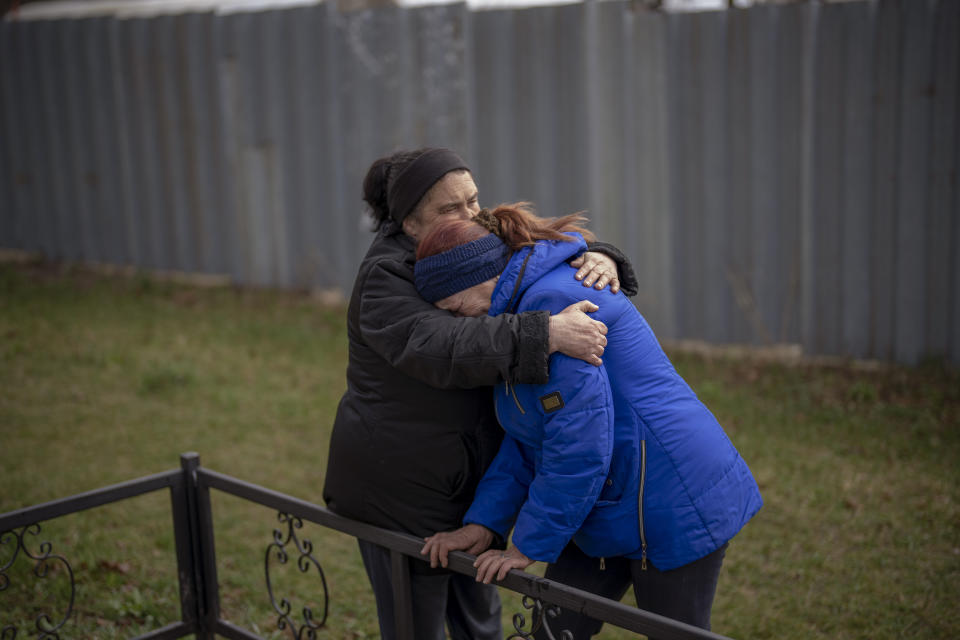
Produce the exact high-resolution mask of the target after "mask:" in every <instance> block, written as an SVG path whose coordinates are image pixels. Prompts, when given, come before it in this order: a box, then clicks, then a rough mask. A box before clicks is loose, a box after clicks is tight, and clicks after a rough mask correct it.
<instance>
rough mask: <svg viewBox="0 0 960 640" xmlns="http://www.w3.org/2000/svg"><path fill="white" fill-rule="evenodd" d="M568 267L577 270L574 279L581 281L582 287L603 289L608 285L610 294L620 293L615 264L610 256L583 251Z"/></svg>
mask: <svg viewBox="0 0 960 640" xmlns="http://www.w3.org/2000/svg"><path fill="white" fill-rule="evenodd" d="M570 266H571V267H573V268H574V269H576V270H577V273H576V275H575V277H576V279H577V280H581V281H583V286H585V287H591V286H593V287H596V288H597V289H603V288H604V287H605V286H607V285H608V284H609V285H610V291H611V292H613V293H616V292H618V291H620V277H619V274H618V272H617V263H616V261H615V260H614V259H613V258H611V257H610V256H608V255H606V254H604V253H599V252H597V251H584V252H583V253H581V254H580V255H579V256H577V257H576V258H574V259H573V260H571V261H570Z"/></svg>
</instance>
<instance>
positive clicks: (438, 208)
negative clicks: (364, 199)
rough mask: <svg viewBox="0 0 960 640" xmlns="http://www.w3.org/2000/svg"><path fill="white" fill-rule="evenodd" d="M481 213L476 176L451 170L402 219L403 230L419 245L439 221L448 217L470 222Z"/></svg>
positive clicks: (467, 172)
mask: <svg viewBox="0 0 960 640" xmlns="http://www.w3.org/2000/svg"><path fill="white" fill-rule="evenodd" d="M479 211H480V203H479V202H478V195H477V185H476V184H474V182H473V176H472V175H470V172H469V171H451V172H450V173H448V174H447V175H445V176H444V177H443V178H441V179H440V180H438V181H437V183H436V184H435V185H433V186H432V187H430V190H429V191H427V193H426V194H425V195H424V196H423V199H422V200H421V201H420V203H419V204H418V205H417V209H416V211H414V212H413V213H411V214H410V215H409V216H407V217H406V218H405V219H404V220H403V231H404V233H406V234H407V235H408V236H410V237H411V238H413V239H414V240H416V241H417V242H420V241H421V240H423V239H424V238H425V237H426V236H427V234H428V233H430V230H431V229H433V227H434V225H436V224H437V222H439V221H440V220H444V219H448V218H449V217H456V218H461V219H463V220H469V219H470V218H472V217H473V216H475V215H477V213H478V212H479Z"/></svg>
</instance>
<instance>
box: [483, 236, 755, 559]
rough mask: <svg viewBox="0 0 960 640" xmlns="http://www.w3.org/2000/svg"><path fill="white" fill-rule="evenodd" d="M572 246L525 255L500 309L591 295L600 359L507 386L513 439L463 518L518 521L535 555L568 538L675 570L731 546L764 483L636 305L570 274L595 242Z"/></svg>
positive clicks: (568, 363) (505, 416)
mask: <svg viewBox="0 0 960 640" xmlns="http://www.w3.org/2000/svg"><path fill="white" fill-rule="evenodd" d="M575 240H576V241H574V242H539V243H538V244H537V245H536V246H535V247H533V248H527V249H524V250H522V251H518V252H517V253H515V254H514V255H513V257H512V258H511V260H510V263H509V264H508V265H507V268H506V269H505V270H504V272H503V274H502V275H501V276H500V280H499V282H498V283H497V287H496V289H495V290H494V293H493V296H492V300H491V307H490V315H497V314H499V313H503V312H505V311H513V310H517V311H527V310H533V309H537V310H542V309H545V310H549V311H550V312H551V313H556V312H559V311H561V310H562V309H564V308H566V307H567V306H569V305H570V304H572V303H574V302H577V301H579V300H583V299H585V298H589V299H590V300H592V301H593V302H595V303H596V304H597V305H598V306H599V307H600V310H599V311H597V312H596V313H595V314H593V315H594V316H595V317H596V319H598V320H601V321H603V322H604V323H605V324H606V325H607V328H608V333H607V341H608V344H607V348H606V351H605V352H604V356H603V359H604V364H603V366H602V367H594V366H591V365H589V364H587V363H585V362H583V361H581V360H577V359H574V358H569V357H567V356H564V355H562V354H559V353H555V354H553V355H552V356H551V357H550V382H549V383H547V384H544V385H515V386H510V385H508V384H506V383H504V384H501V385H500V386H499V387H497V389H496V398H495V401H496V408H497V416H498V418H499V420H500V424H501V425H502V426H503V428H504V430H505V431H506V436H505V438H504V441H503V444H502V445H501V447H500V451H499V453H498V454H497V457H496V458H495V460H494V462H493V464H492V465H491V466H490V468H489V469H488V470H487V472H486V474H485V475H484V477H483V480H482V481H481V482H480V486H479V487H478V488H477V492H476V495H475V497H474V501H473V504H472V505H471V507H470V509H469V511H468V512H467V515H466V518H465V519H464V520H465V522H473V523H477V524H482V525H484V526H486V527H487V528H489V529H491V530H493V531H496V532H497V533H499V534H500V535H502V536H504V537H505V536H506V535H507V533H508V532H509V531H510V528H511V527H513V543H514V544H515V545H516V547H517V548H518V549H519V550H520V551H522V552H523V553H524V554H526V555H527V556H528V557H529V558H531V559H533V560H541V561H545V562H554V561H556V559H557V557H558V556H559V555H560V552H561V551H562V550H563V548H564V547H565V546H566V545H567V543H568V542H569V541H570V540H571V539H572V540H573V541H574V542H575V543H576V544H577V546H579V547H580V549H582V550H583V551H584V552H585V553H586V554H587V555H589V556H592V557H597V558H603V557H613V556H627V557H631V558H643V559H645V560H646V559H647V558H649V560H650V561H651V562H652V563H653V564H654V566H656V567H657V568H658V569H661V570H667V569H673V568H675V567H679V566H682V565H685V564H687V563H689V562H692V561H694V560H696V559H698V558H701V557H703V556H705V555H707V554H709V553H711V552H712V551H715V550H716V549H718V548H720V547H721V546H722V545H723V544H724V543H725V542H727V541H728V540H730V539H731V538H732V537H733V536H734V535H735V534H736V533H737V532H738V531H739V530H740V529H741V528H742V527H743V525H744V524H746V522H747V521H748V520H749V519H750V518H751V517H752V516H753V515H754V514H755V513H756V512H757V511H758V510H759V509H760V506H761V505H762V500H761V498H760V491H759V489H758V488H757V484H756V482H755V481H754V479H753V476H752V475H751V474H750V470H749V469H748V468H747V465H746V463H745V462H744V460H743V458H741V457H740V454H739V453H738V452H737V450H736V449H735V448H734V446H733V445H732V444H731V443H730V440H729V439H728V438H727V436H726V434H725V433H724V431H723V429H722V428H721V427H720V425H719V424H718V423H717V420H716V418H714V416H713V414H712V413H711V412H710V411H709V410H708V409H707V408H706V407H705V406H704V405H703V404H702V403H701V402H700V401H699V400H698V399H697V396H696V394H695V393H694V392H693V390H691V389H690V387H689V386H688V385H687V384H686V382H684V380H683V379H682V378H681V377H680V375H679V374H678V373H677V372H676V370H675V369H674V368H673V365H672V364H671V363H670V361H669V360H668V359H667V356H666V355H665V354H664V352H663V350H662V349H661V347H660V344H659V343H658V342H657V339H656V337H655V336H654V335H653V332H652V331H651V330H650V327H649V325H647V322H646V321H645V320H644V319H643V316H641V315H640V313H639V312H637V310H636V308H635V307H634V306H633V304H632V303H631V302H630V301H629V300H627V298H626V297H624V296H623V295H621V294H612V293H611V292H610V291H609V289H604V290H602V291H597V290H596V289H592V288H589V289H588V288H586V287H584V286H583V285H582V284H581V283H579V282H577V281H576V280H575V279H574V278H573V277H572V272H571V269H572V267H570V266H569V265H567V264H566V261H567V260H568V259H570V258H571V257H573V256H574V255H576V254H578V253H580V252H582V251H583V250H584V249H585V245H584V243H583V240H582V238H580V236H579V235H577V236H576V239H575Z"/></svg>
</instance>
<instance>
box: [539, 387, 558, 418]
mask: <svg viewBox="0 0 960 640" xmlns="http://www.w3.org/2000/svg"><path fill="white" fill-rule="evenodd" d="M540 406H541V407H543V411H544V412H545V413H550V412H551V411H559V410H560V409H563V396H561V395H560V392H559V391H554V392H553V393H548V394H547V395H545V396H540Z"/></svg>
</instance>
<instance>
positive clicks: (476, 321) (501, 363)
mask: <svg viewBox="0 0 960 640" xmlns="http://www.w3.org/2000/svg"><path fill="white" fill-rule="evenodd" d="M573 307H575V306H572V308H570V309H567V310H565V311H564V312H562V313H560V314H557V315H556V316H554V317H553V318H551V317H550V316H549V314H548V313H547V312H546V311H530V312H524V313H521V314H517V315H512V314H503V315H501V316H497V317H488V316H485V317H480V318H457V317H454V316H452V315H450V314H449V313H448V312H446V311H441V310H439V309H437V308H436V307H434V306H433V305H431V304H429V303H427V302H425V301H424V300H423V299H422V298H420V295H419V294H418V293H417V290H416V287H415V286H414V284H413V281H412V274H411V273H410V268H409V265H406V264H404V263H400V262H396V261H387V260H385V261H382V262H380V263H378V264H377V265H374V266H373V267H372V268H371V269H370V271H369V272H368V273H367V275H366V279H365V280H364V283H363V287H362V292H361V294H360V304H359V308H358V310H357V313H358V316H357V324H358V326H359V330H360V333H361V335H362V338H363V340H364V341H365V342H366V343H367V344H368V345H369V346H370V347H371V348H372V349H373V350H374V351H376V352H377V353H378V354H379V355H380V356H382V357H383V358H384V359H386V360H387V362H389V363H390V364H391V365H392V366H394V367H396V368H397V369H399V370H400V371H403V372H404V373H406V374H407V375H409V376H412V377H414V378H416V379H418V380H420V381H422V382H425V383H426V384H429V385H431V386H434V387H438V388H470V387H478V386H485V385H492V384H495V383H497V382H499V381H500V380H508V381H510V382H513V383H533V384H535V383H542V382H545V381H546V380H547V376H548V358H549V355H550V353H551V350H552V349H553V350H559V351H561V352H563V353H571V355H573V356H574V357H582V358H585V359H586V358H591V359H592V360H593V361H597V362H598V361H599V356H600V355H601V354H602V353H603V346H604V345H605V344H606V338H605V337H604V336H603V334H605V333H606V327H605V326H604V325H603V323H600V322H597V321H595V320H591V319H590V318H589V317H588V316H587V315H586V314H585V313H584V312H583V311H582V310H581V309H580V308H573ZM558 319H559V320H558ZM551 332H553V333H554V337H555V339H554V340H553V341H552V342H551Z"/></svg>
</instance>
